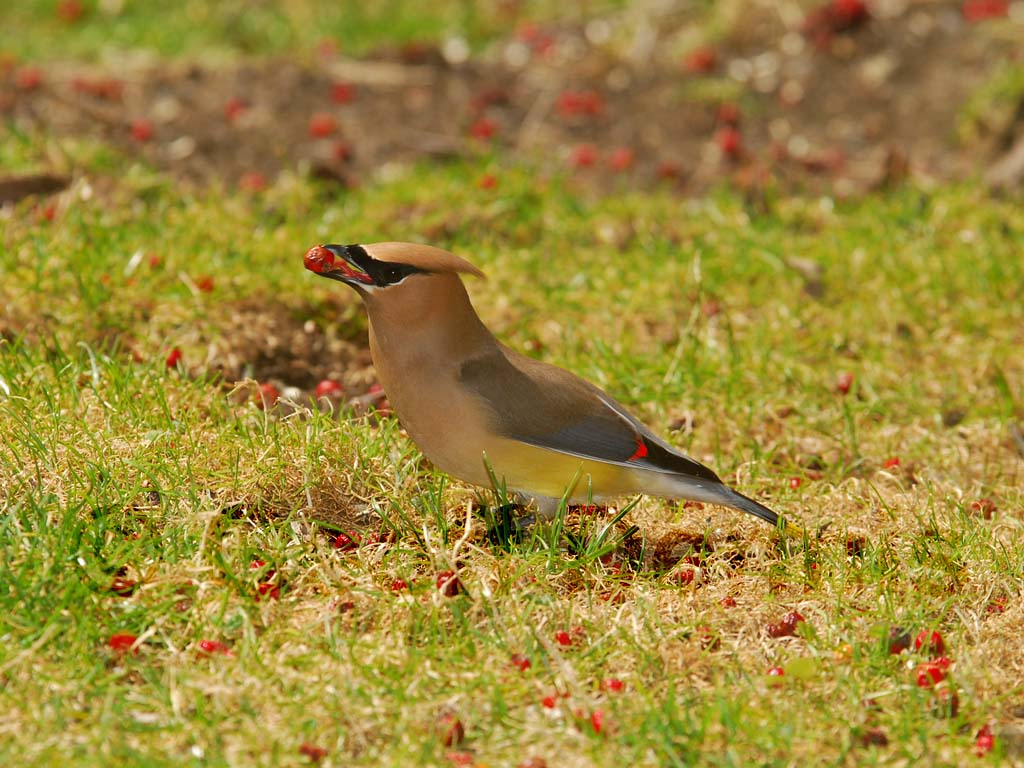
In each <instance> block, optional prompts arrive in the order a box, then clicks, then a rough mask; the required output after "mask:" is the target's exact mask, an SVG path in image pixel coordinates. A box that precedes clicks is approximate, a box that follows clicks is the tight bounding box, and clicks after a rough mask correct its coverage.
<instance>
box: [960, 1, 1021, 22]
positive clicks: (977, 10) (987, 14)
mask: <svg viewBox="0 0 1024 768" xmlns="http://www.w3.org/2000/svg"><path fill="white" fill-rule="evenodd" d="M960 10H961V12H962V13H963V15H964V18H965V19H966V20H967V21H969V22H970V23H972V24H976V23H978V22H979V21H985V19H998V18H1002V17H1003V16H1006V15H1007V14H1008V13H1009V12H1010V3H1009V1H1008V0H964V3H963V5H962V6H960Z"/></svg>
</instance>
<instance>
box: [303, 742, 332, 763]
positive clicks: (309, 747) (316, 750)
mask: <svg viewBox="0 0 1024 768" xmlns="http://www.w3.org/2000/svg"><path fill="white" fill-rule="evenodd" d="M299 754H300V755H302V756H303V757H308V758H309V759H310V760H312V761H313V762H314V763H319V762H320V761H321V760H323V759H324V758H325V757H327V750H326V749H324V748H323V747H318V746H317V745H316V744H311V743H310V742H308V741H304V742H303V743H302V745H301V746H300V747H299Z"/></svg>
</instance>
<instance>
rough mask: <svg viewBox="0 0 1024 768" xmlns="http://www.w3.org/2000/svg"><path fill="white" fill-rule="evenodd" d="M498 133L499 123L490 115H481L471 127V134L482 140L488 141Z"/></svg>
mask: <svg viewBox="0 0 1024 768" xmlns="http://www.w3.org/2000/svg"><path fill="white" fill-rule="evenodd" d="M497 134H498V124H497V123H496V122H494V121H493V120H491V118H489V117H481V118H479V119H477V120H476V121H474V122H473V124H472V125H471V126H470V127H469V135H470V136H472V137H473V138H474V139H478V140H480V141H488V140H490V139H493V138H494V137H495V136H497Z"/></svg>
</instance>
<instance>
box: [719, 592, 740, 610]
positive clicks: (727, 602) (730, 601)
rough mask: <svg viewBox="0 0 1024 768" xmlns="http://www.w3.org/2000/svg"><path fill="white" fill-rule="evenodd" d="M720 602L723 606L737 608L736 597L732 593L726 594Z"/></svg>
mask: <svg viewBox="0 0 1024 768" xmlns="http://www.w3.org/2000/svg"><path fill="white" fill-rule="evenodd" d="M718 604H719V605H720V606H722V607H723V608H735V607H736V598H735V597H732V596H731V595H726V596H725V597H723V598H722V599H721V600H719V601H718Z"/></svg>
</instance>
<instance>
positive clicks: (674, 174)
mask: <svg viewBox="0 0 1024 768" xmlns="http://www.w3.org/2000/svg"><path fill="white" fill-rule="evenodd" d="M682 175H683V172H682V169H681V168H680V167H679V166H678V165H677V164H676V163H673V162H670V161H668V160H666V161H664V162H661V163H658V178H659V179H662V180H664V181H674V180H675V179H678V178H679V177H680V176H682Z"/></svg>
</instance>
